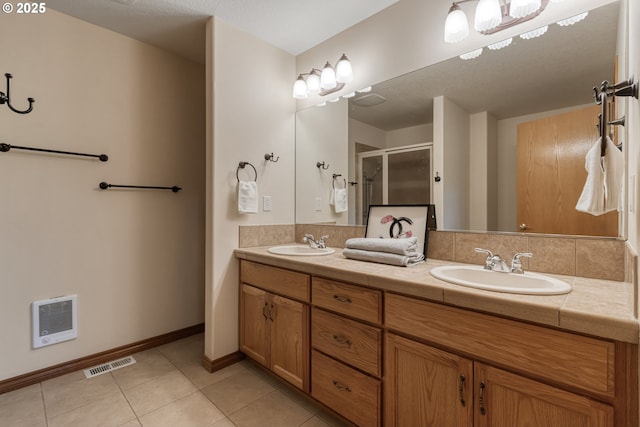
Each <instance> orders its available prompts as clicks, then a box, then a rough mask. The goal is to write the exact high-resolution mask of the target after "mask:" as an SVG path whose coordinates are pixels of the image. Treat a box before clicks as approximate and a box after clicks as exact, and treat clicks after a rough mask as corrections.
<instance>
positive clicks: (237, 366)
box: [180, 361, 247, 389]
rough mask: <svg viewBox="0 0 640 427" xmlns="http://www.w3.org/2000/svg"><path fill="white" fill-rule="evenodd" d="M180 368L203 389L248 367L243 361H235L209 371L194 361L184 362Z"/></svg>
mask: <svg viewBox="0 0 640 427" xmlns="http://www.w3.org/2000/svg"><path fill="white" fill-rule="evenodd" d="M180 370H181V371H182V373H183V374H184V375H185V376H186V377H187V378H189V380H191V382H192V383H194V384H195V385H196V387H198V388H199V389H203V388H205V387H207V386H209V385H211V384H214V383H217V382H218V381H222V380H224V379H225V378H228V377H230V376H231V375H234V374H237V373H241V372H246V371H247V368H246V367H245V366H244V365H243V364H242V363H234V364H233V365H231V366H227V367H226V368H224V369H221V370H219V371H216V372H209V371H207V370H206V369H205V368H204V367H202V365H201V364H200V363H199V362H197V361H194V362H192V363H190V364H187V363H184V364H182V365H180Z"/></svg>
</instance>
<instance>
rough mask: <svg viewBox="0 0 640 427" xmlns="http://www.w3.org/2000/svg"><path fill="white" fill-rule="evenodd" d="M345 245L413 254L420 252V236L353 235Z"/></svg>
mask: <svg viewBox="0 0 640 427" xmlns="http://www.w3.org/2000/svg"><path fill="white" fill-rule="evenodd" d="M344 247H345V248H347V249H360V250H364V251H374V252H387V253H390V254H397V255H409V256H411V255H416V254H417V253H418V238H417V237H407V238H401V239H380V238H377V237H353V238H351V239H347V241H346V242H345V245H344ZM420 251H422V248H420Z"/></svg>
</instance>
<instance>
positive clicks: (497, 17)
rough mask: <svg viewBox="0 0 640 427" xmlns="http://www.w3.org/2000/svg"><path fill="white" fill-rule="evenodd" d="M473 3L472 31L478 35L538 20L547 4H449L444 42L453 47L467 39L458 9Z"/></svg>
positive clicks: (525, 0) (512, 0) (539, 0)
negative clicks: (474, 7) (474, 10)
mask: <svg viewBox="0 0 640 427" xmlns="http://www.w3.org/2000/svg"><path fill="white" fill-rule="evenodd" d="M471 1H477V2H478V6H477V7H476V12H475V17H474V28H475V30H476V31H477V32H479V33H481V34H485V35H487V34H493V33H497V32H498V31H502V30H504V29H507V28H510V27H512V26H514V25H517V24H521V23H523V22H526V21H529V20H530V19H533V18H535V17H536V16H538V15H539V14H540V13H541V12H542V11H543V10H544V9H545V8H546V7H547V4H548V3H549V0H458V1H455V2H453V4H452V5H451V8H450V9H449V14H448V15H447V19H446V21H445V24H444V41H445V42H447V43H457V42H459V41H462V40H463V39H464V38H466V37H467V36H468V35H469V24H468V21H467V17H466V15H465V13H464V11H463V10H462V8H461V7H460V5H461V4H463V3H468V2H471Z"/></svg>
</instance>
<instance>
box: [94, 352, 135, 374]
mask: <svg viewBox="0 0 640 427" xmlns="http://www.w3.org/2000/svg"><path fill="white" fill-rule="evenodd" d="M134 363H136V359H134V358H133V356H127V357H124V358H122V359H118V360H114V361H112V362H107V363H103V364H102V365H98V366H94V367H93V368H89V369H85V370H84V377H85V378H93V377H97V376H98V375H102V374H106V373H107V372H111V371H115V370H116V369H120V368H124V367H125V366H129V365H133V364H134Z"/></svg>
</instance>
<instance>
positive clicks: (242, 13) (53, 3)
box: [47, 0, 398, 63]
mask: <svg viewBox="0 0 640 427" xmlns="http://www.w3.org/2000/svg"><path fill="white" fill-rule="evenodd" d="M397 1H398V0H348V1H345V0H322V1H317V0H315V1H312V0H47V7H49V8H51V9H54V10H57V11H59V12H62V13H65V14H67V15H70V16H73V17H76V18H79V19H82V20H84V21H87V22H91V23H93V24H96V25H98V26H101V27H104V28H107V29H110V30H112V31H115V32H118V33H121V34H124V35H126V36H129V37H132V38H134V39H137V40H141V41H143V42H146V43H149V44H152V45H155V46H158V47H160V48H162V49H165V50H168V51H171V52H174V53H177V54H179V55H181V56H184V57H186V58H189V59H191V60H193V61H197V62H200V63H204V56H205V55H204V54H205V52H204V49H205V23H206V21H207V20H208V19H209V17H211V16H216V17H217V18H219V19H221V20H222V21H225V22H227V23H228V24H231V25H232V26H234V27H236V28H238V29H240V30H243V31H245V32H247V33H249V34H252V35H254V36H255V37H257V38H259V39H261V40H264V41H266V42H268V43H269V44H272V45H274V46H276V47H279V48H280V49H282V50H284V51H285V52H288V53H290V54H292V55H294V56H295V55H298V54H300V53H302V52H304V51H306V50H308V49H310V48H312V47H314V46H316V45H318V44H320V43H322V42H323V41H325V40H327V39H329V38H331V37H332V36H334V35H336V34H338V33H340V32H342V31H343V30H345V29H347V28H349V27H351V26H352V25H355V24H356V23H358V22H360V21H363V20H365V19H367V18H368V17H370V16H372V15H374V14H376V13H377V12H379V11H381V10H382V9H384V8H386V7H388V6H390V5H392V4H393V3H395V2H397Z"/></svg>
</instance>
